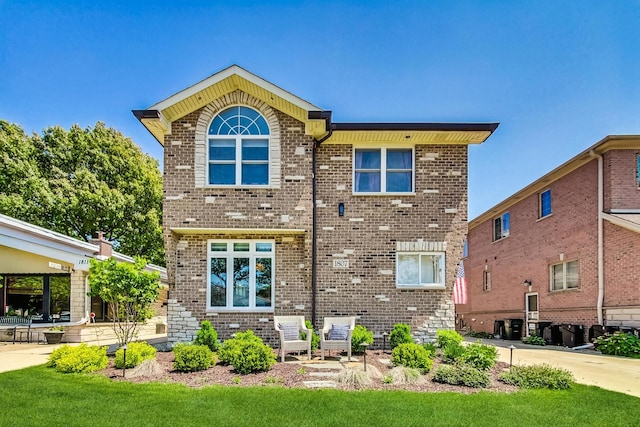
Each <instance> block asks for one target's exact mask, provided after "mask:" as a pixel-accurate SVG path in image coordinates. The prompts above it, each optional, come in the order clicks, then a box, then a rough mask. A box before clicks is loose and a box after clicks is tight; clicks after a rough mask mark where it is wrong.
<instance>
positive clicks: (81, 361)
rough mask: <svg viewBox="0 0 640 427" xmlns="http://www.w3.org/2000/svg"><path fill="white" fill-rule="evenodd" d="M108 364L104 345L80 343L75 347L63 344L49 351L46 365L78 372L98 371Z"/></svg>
mask: <svg viewBox="0 0 640 427" xmlns="http://www.w3.org/2000/svg"><path fill="white" fill-rule="evenodd" d="M108 364H109V358H108V357H107V348H106V347H99V346H96V345H91V346H89V345H86V344H80V345H79V346H77V347H71V346H68V345H65V346H62V347H60V348H59V349H57V350H55V351H54V352H52V353H51V356H50V357H49V362H48V363H47V366H50V367H53V368H55V369H56V371H58V372H64V373H79V372H95V371H99V370H100V369H104V368H106V367H107V365H108Z"/></svg>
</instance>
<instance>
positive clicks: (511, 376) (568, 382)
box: [500, 363, 575, 390]
mask: <svg viewBox="0 0 640 427" xmlns="http://www.w3.org/2000/svg"><path fill="white" fill-rule="evenodd" d="M500 381H502V382H505V383H507V384H512V385H517V386H518V387H522V388H549V389H552V390H566V389H568V388H571V386H572V385H573V383H574V382H575V380H574V379H573V374H571V372H569V371H567V370H565V369H562V368H554V367H552V366H551V365H547V364H546V363H545V364H542V365H531V366H512V367H511V372H503V373H502V374H500Z"/></svg>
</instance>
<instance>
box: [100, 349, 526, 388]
mask: <svg viewBox="0 0 640 427" xmlns="http://www.w3.org/2000/svg"><path fill="white" fill-rule="evenodd" d="M316 357H318V358H319V354H314V359H315V358H316ZM390 357H391V355H390V354H388V353H383V352H382V351H381V350H368V351H367V367H370V366H373V367H374V368H375V369H377V370H378V371H380V373H381V374H382V377H384V375H385V374H387V373H388V372H389V371H390V370H391V369H392V368H393V366H392V365H391V364H385V363H382V362H380V360H381V359H390ZM355 358H357V360H358V361H359V364H360V365H362V362H363V357H362V355H358V356H355ZM301 359H302V360H304V359H306V358H301ZM327 359H328V360H337V358H327ZM156 360H157V362H158V364H159V368H160V369H158V372H156V373H151V374H144V375H140V376H135V377H132V375H131V374H132V373H133V370H131V369H128V370H127V371H126V372H125V377H123V376H122V374H123V372H122V369H116V368H115V367H114V366H113V359H112V360H111V361H110V362H109V366H108V367H107V369H105V370H103V371H101V373H102V374H103V375H105V376H107V377H109V378H111V379H113V380H114V381H129V382H134V383H142V382H164V383H179V384H185V385H187V386H189V387H205V386H211V385H224V386H233V387H247V386H273V385H278V386H284V387H289V388H306V386H305V385H304V383H303V382H304V381H324V380H333V379H332V378H325V377H317V376H311V375H310V374H311V373H312V372H331V370H329V369H322V368H321V369H318V368H314V366H313V364H298V363H288V362H287V363H281V362H280V361H279V360H280V359H279V358H278V359H277V360H278V362H277V363H276V364H275V365H273V367H272V368H271V370H270V371H268V372H260V373H256V374H248V375H240V374H238V373H236V372H235V371H234V370H233V366H224V365H221V364H217V365H215V366H213V367H212V368H209V369H207V370H205V371H200V372H191V373H184V372H177V371H174V370H173V353H172V352H158V353H157V354H156ZM289 360H291V359H289ZM439 363H440V362H439V360H436V361H435V364H434V367H433V369H432V370H431V373H429V374H427V375H426V376H425V381H424V382H422V383H419V384H384V383H383V381H382V378H374V379H373V381H372V383H371V384H370V385H367V386H366V387H361V388H364V389H367V390H408V391H416V392H443V391H444V392H447V391H448V392H458V393H477V392H478V391H480V390H488V391H494V392H514V391H517V390H518V388H517V387H514V386H511V385H508V384H504V383H503V382H501V381H498V375H499V374H500V373H501V372H502V371H503V370H505V369H508V367H509V366H508V365H507V364H505V363H501V362H498V363H497V364H496V366H495V367H494V368H493V369H491V371H490V372H489V375H490V376H491V378H492V385H491V387H489V388H487V389H475V388H470V387H465V386H452V385H449V384H440V383H436V382H434V381H431V378H432V375H433V372H434V371H435V369H436V367H437V366H438V364H439ZM355 365H357V364H355ZM355 365H352V366H355ZM333 372H338V371H337V370H335V371H333ZM127 375H129V376H127ZM338 388H339V389H342V390H355V389H356V387H354V386H353V385H351V386H349V385H341V384H338Z"/></svg>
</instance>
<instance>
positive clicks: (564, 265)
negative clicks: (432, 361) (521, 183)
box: [456, 136, 640, 339]
mask: <svg viewBox="0 0 640 427" xmlns="http://www.w3.org/2000/svg"><path fill="white" fill-rule="evenodd" d="M639 152H640V136H608V137H606V138H604V139H603V140H602V141H600V142H598V143H597V144H595V145H594V146H592V147H590V148H588V149H587V150H585V151H583V152H582V153H580V154H578V155H577V156H576V157H574V158H573V159H571V160H569V161H568V162H566V163H565V164H563V165H562V166H560V167H558V168H556V169H555V170H553V171H551V172H549V173H548V174H546V175H545V176H543V177H542V178H540V179H538V180H537V181H535V182H533V183H532V184H530V185H528V186H527V187H525V188H524V189H522V190H520V191H519V192H517V193H516V194H514V195H513V196H511V197H509V198H507V199H506V200H504V201H503V202H501V203H499V204H498V205H496V206H494V207H493V208H491V209H490V210H488V211H487V212H485V213H483V214H482V215H480V216H479V217H477V218H475V219H474V220H472V221H471V222H470V223H469V235H468V257H467V258H466V259H465V268H466V277H467V282H468V289H469V299H468V304H465V305H458V306H456V313H457V321H458V323H457V325H458V327H466V329H470V330H474V331H484V332H494V326H495V321H496V320H503V319H522V320H524V319H527V322H526V324H525V325H524V330H523V334H524V333H532V332H533V331H534V330H535V328H536V326H537V323H538V322H541V323H542V322H553V323H554V324H557V325H561V324H570V325H580V326H582V327H583V331H584V335H585V337H584V338H585V339H588V332H587V331H588V330H589V329H590V328H591V327H592V326H594V325H599V326H604V327H616V328H617V327H622V328H638V327H640V178H639V173H640V170H639V168H640V162H639V157H638V153H639ZM597 329H602V328H597Z"/></svg>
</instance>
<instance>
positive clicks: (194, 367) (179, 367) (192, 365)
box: [173, 343, 216, 372]
mask: <svg viewBox="0 0 640 427" xmlns="http://www.w3.org/2000/svg"><path fill="white" fill-rule="evenodd" d="M173 354H174V357H175V360H174V361H173V369H175V370H176V371H180V372H196V371H204V370H205V369H209V368H210V367H212V366H213V365H215V363H216V356H215V354H213V352H212V351H211V350H210V349H209V347H207V346H206V345H198V344H182V343H180V344H177V345H176V346H175V347H173Z"/></svg>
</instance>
